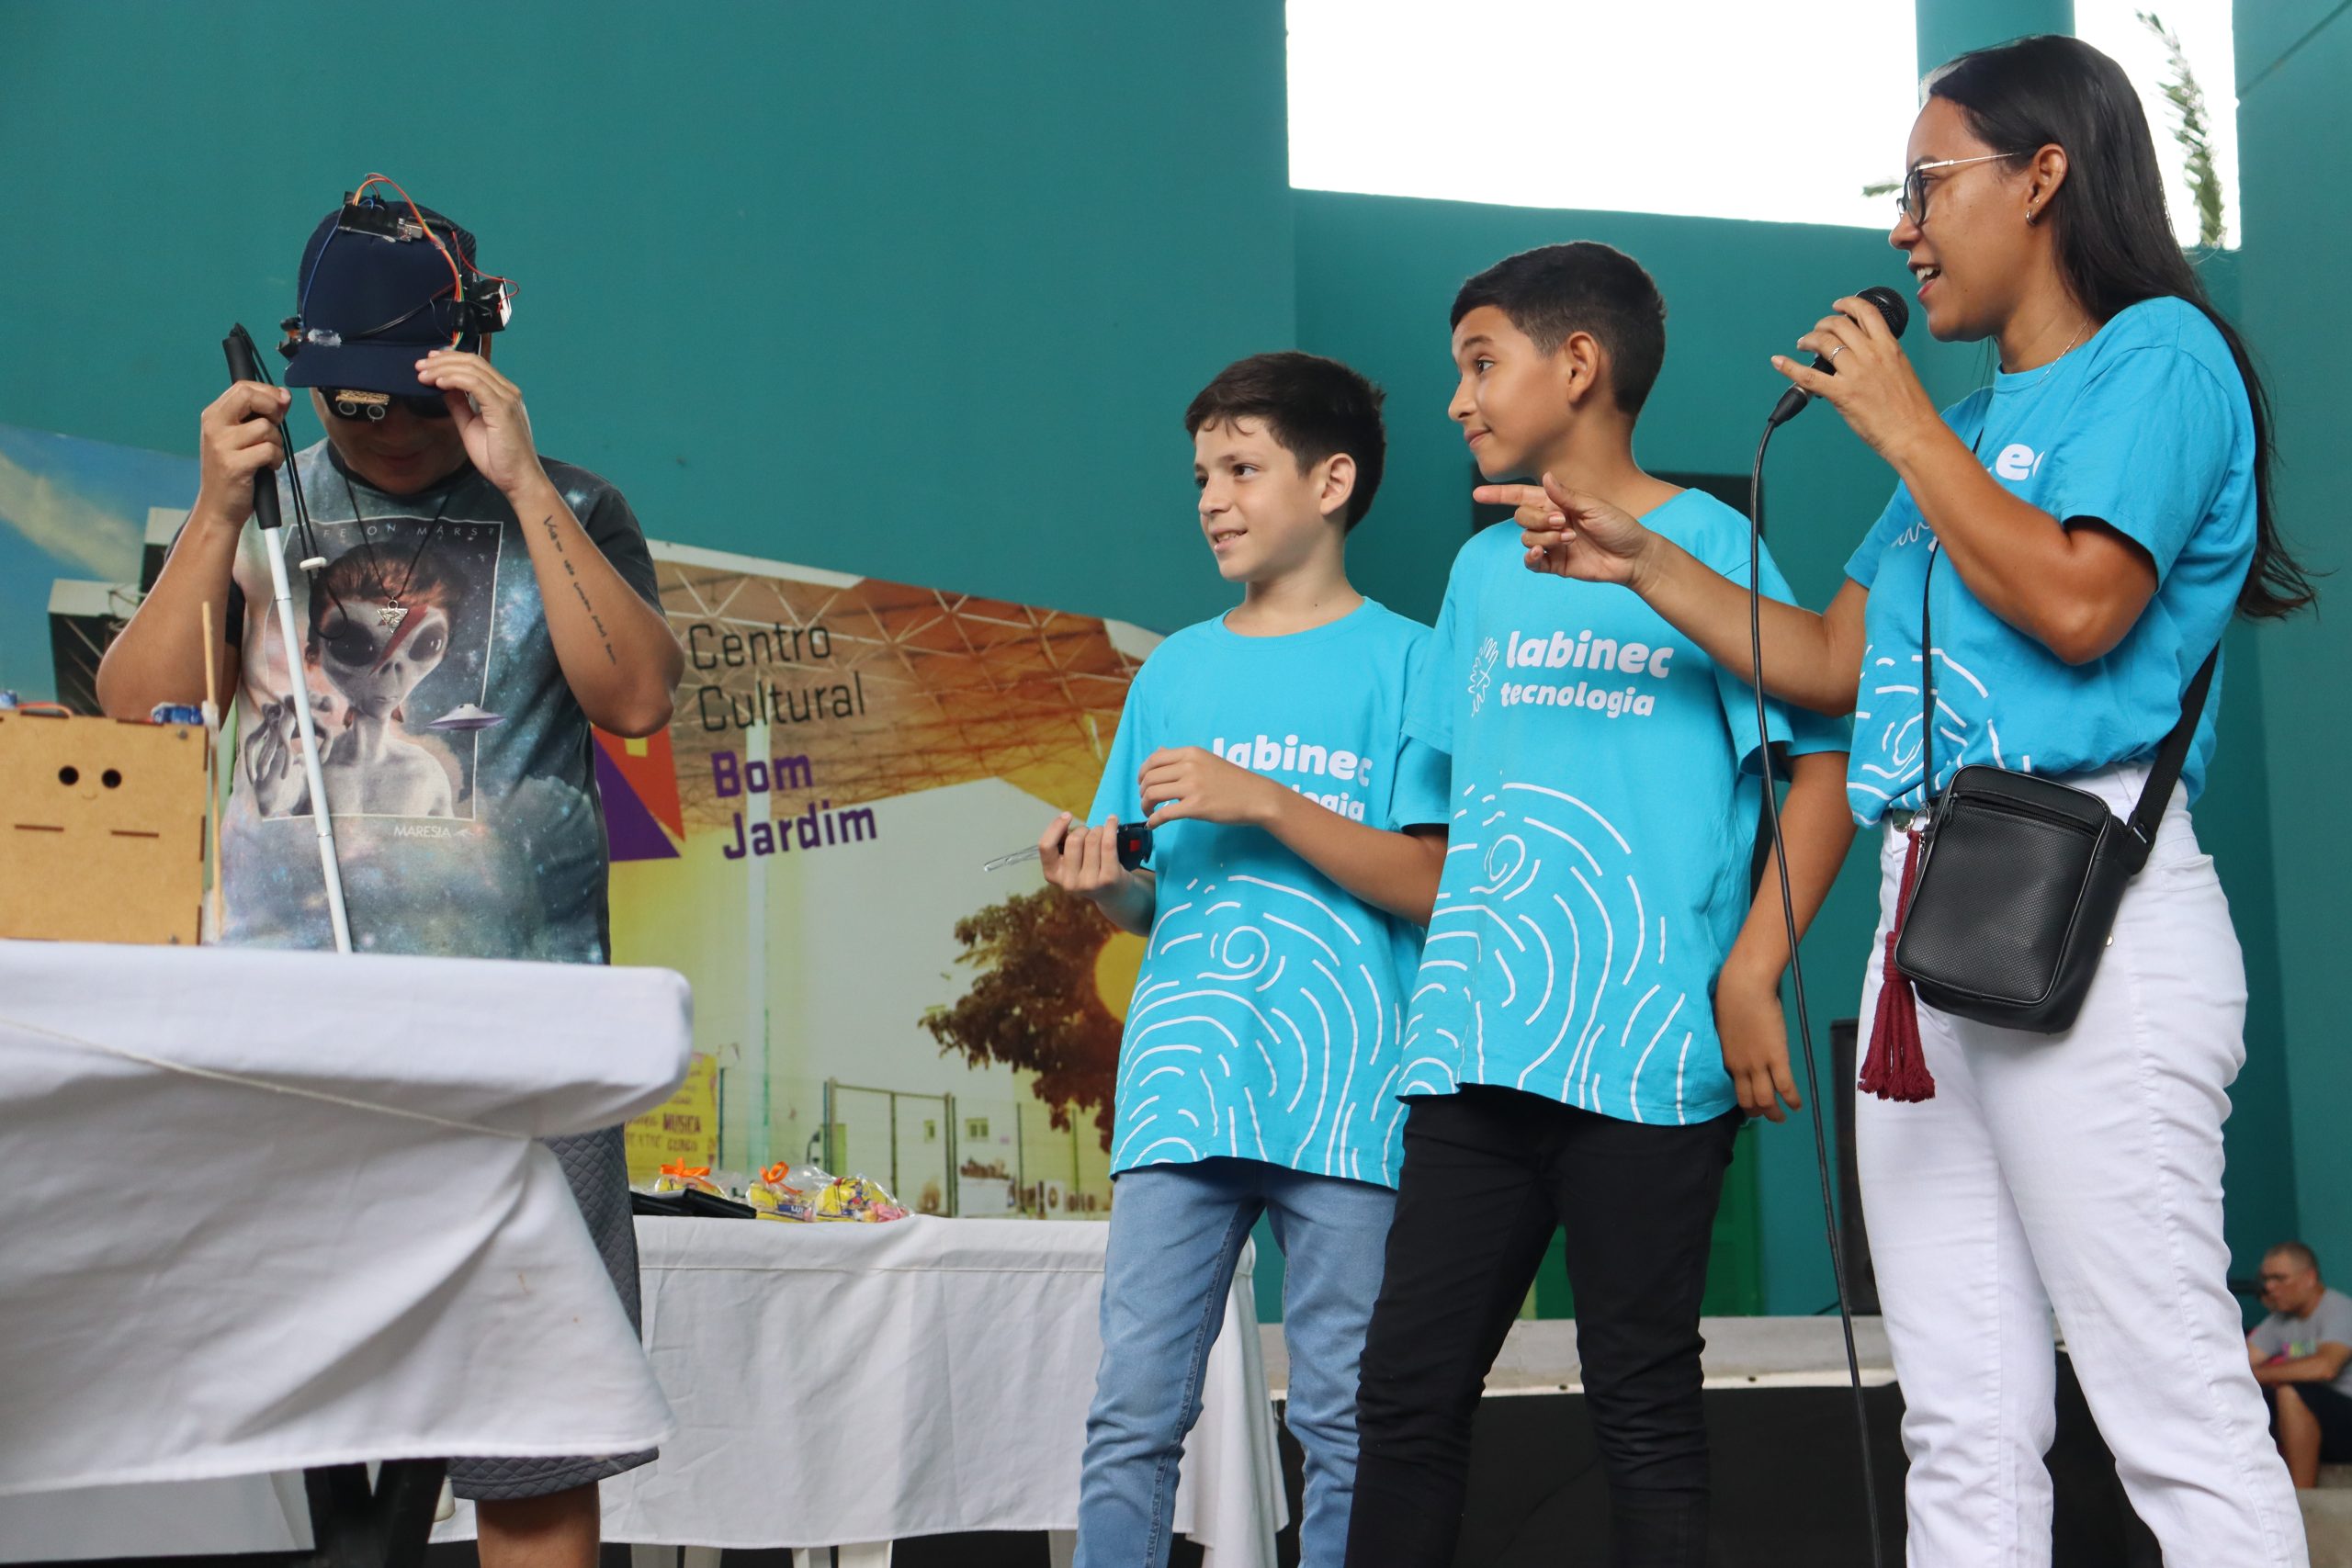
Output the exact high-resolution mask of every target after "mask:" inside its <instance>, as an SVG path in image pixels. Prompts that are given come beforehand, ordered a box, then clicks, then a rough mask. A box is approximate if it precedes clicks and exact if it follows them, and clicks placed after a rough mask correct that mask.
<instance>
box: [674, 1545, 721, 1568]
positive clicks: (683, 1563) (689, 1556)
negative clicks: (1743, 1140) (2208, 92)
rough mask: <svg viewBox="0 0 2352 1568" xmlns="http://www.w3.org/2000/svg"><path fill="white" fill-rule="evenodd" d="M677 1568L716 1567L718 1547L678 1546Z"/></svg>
mask: <svg viewBox="0 0 2352 1568" xmlns="http://www.w3.org/2000/svg"><path fill="white" fill-rule="evenodd" d="M678 1568H718V1548H717V1547H715V1546H684V1547H680V1548H679V1549H678Z"/></svg>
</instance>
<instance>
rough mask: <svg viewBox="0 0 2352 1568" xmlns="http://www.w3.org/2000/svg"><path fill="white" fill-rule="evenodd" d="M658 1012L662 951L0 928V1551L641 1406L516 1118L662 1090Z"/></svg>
mask: <svg viewBox="0 0 2352 1568" xmlns="http://www.w3.org/2000/svg"><path fill="white" fill-rule="evenodd" d="M687 1014H688V998H687V991H686V985H685V982H684V980H682V979H681V978H679V976H676V975H673V974H671V973H669V972H668V971H666V970H644V969H635V970H632V969H598V968H588V967H583V966H578V965H564V964H517V963H490V962H481V961H475V960H461V959H417V958H391V957H370V956H358V957H338V956H335V955H333V954H323V953H266V952H255V951H249V950H230V949H195V948H141V947H111V946H85V945H79V944H70V943H51V942H0V1148H5V1149H6V1171H7V1176H6V1180H7V1193H6V1199H5V1201H0V1346H5V1347H6V1351H5V1353H0V1559H7V1560H16V1561H23V1560H27V1559H38V1558H42V1557H88V1556H101V1555H113V1554H124V1555H129V1554H137V1553H144V1552H152V1551H235V1550H253V1549H255V1548H257V1547H267V1546H270V1545H281V1546H282V1545H285V1544H288V1543H287V1542H286V1541H285V1540H283V1532H284V1530H285V1529H286V1528H287V1520H286V1510H285V1508H284V1507H283V1506H281V1505H282V1504H283V1502H284V1500H285V1499H286V1497H287V1496H288V1493H287V1492H286V1490H285V1488H284V1487H283V1485H282V1484H277V1485H273V1483H272V1482H271V1481H270V1480H269V1479H268V1473H269V1472H289V1471H300V1470H303V1469H305V1468H308V1467H313V1466H325V1465H333V1464H345V1463H350V1462H354V1461H370V1460H395V1459H410V1458H414V1459H438V1458H446V1457H447V1456H449V1455H452V1454H482V1455H514V1456H542V1455H545V1456H557V1455H568V1454H578V1453H582V1452H625V1451H629V1450H637V1449H642V1448H647V1447H650V1446H652V1445H654V1444H656V1443H660V1442H662V1441H664V1440H666V1439H667V1438H669V1436H670V1434H671V1432H672V1430H673V1427H672V1422H671V1418H670V1413H669V1408H668V1406H667V1404H665V1403H664V1401H663V1399H662V1391H661V1389H660V1387H659V1385H658V1384H657V1383H656V1382H655V1381H654V1378H653V1375H652V1372H651V1371H650V1368H649V1367H648V1365H647V1362H646V1359H645V1357H644V1355H643V1353H642V1352H641V1350H640V1349H639V1346H638V1343H637V1340H636V1337H635V1336H633V1335H632V1334H631V1333H630V1331H629V1325H628V1318H627V1317H626V1316H625V1315H624V1314H623V1312H622V1310H621V1304H620V1303H619V1301H618V1300H617V1299H616V1297H615V1296H614V1294H613V1290H612V1285H611V1283H610V1281H609V1280H608V1279H607V1278H606V1275H605V1269H604V1267H603V1265H602V1263H601V1262H600V1261H599V1259H598V1258H597V1254H596V1251H595V1248H594V1245H593V1243H592V1242H591V1240H590V1237H589V1235H588V1232H587V1229H586V1227H585V1226H584V1224H582V1221H581V1218H580V1213H579V1209H578V1207H577V1205H576V1204H575V1203H574V1202H573V1201H572V1199H571V1192H570V1190H568V1188H567V1187H566V1185H565V1183H564V1179H563V1173H562V1171H561V1170H560V1168H559V1167H558V1164H557V1161H556V1158H555V1156H553V1155H552V1154H550V1153H549V1152H548V1150H547V1149H546V1148H544V1147H543V1146H541V1145H539V1144H538V1143H537V1142H536V1141H535V1140H537V1139H538V1138H540V1137H544V1136H548V1135H552V1134H566V1133H582V1132H587V1131H590V1130H593V1129H594V1128H598V1127H606V1126H611V1125H613V1124H615V1123H616V1122H621V1121H625V1120H626V1119H628V1117H630V1116H632V1115H635V1114H638V1113H639V1112H640V1111H645V1110H648V1109H650V1108H651V1107H653V1106H655V1105H658V1104H660V1103H661V1102H662V1100H665V1099H667V1098H668V1096H669V1095H670V1093H671V1091H672V1090H673V1089H674V1088H675V1086H676V1085H677V1084H678V1083H679V1082H680V1081H681V1079H682V1078H683V1077H684V1072H685V1067H686V1063H687V1052H688V1048H689V1025H688V1016H687ZM294 1495H298V1496H299V1487H297V1488H296V1490H295V1493H294ZM158 1530H161V1531H163V1532H164V1534H163V1538H162V1539H161V1540H157V1539H156V1532H157V1531H158ZM273 1530H274V1531H276V1532H277V1533H278V1535H279V1537H280V1539H278V1540H270V1539H267V1538H268V1536H269V1535H270V1533H271V1532H272V1531H273Z"/></svg>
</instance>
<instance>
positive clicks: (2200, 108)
mask: <svg viewBox="0 0 2352 1568" xmlns="http://www.w3.org/2000/svg"><path fill="white" fill-rule="evenodd" d="M2135 15H2137V16H2138V17H2139V18H2140V25H2141V26H2142V27H2143V28H2147V29H2148V30H2149V31H2150V32H2152V33H2154V35H2155V36H2156V40H2157V41H2158V42H2159V43H2161V44H2163V45H2164V46H2165V56H2166V58H2167V60H2168V62H2169V63H2170V65H2171V69H2172V74H2171V76H2170V78H2169V79H2168V80H2167V81H2166V82H2165V85H2164V95H2165V102H2166V103H2168V104H2170V105H2171V106H2172V112H2173V130H2172V134H2173V140H2174V141H2177V142H2179V143H2180V150H2181V152H2183V153H2184V154H2186V155H2187V168H2186V171H2185V177H2186V178H2187V180H2188V194H2189V197H2190V198H2191V199H2192V200H2194V201H2195V202H2196V203H2197V241H2198V243H2199V244H2202V245H2218V244H2221V243H2222V241H2223V239H2224V238H2225V237H2226V236H2227V234H2228V232H2229V229H2228V222H2227V220H2226V219H2225V217H2224V216H2223V209H2222V207H2223V204H2222V175H2221V171H2220V170H2219V169H2217V168H2216V167H2215V166H2214V163H2213V142H2212V123H2211V119H2210V118H2208V117H2207V115H2206V112H2205V89H2204V88H2202V87H2200V86H2199V85H2198V83H2197V73H2196V72H2195V71H2193V70H2191V69H2190V68H2189V64H2188V51H2187V50H2186V49H2183V48H2182V47H2181V42H2180V36H2179V35H2178V34H2177V33H2175V32H2174V31H2173V30H2172V29H2171V28H2167V27H2165V25H2164V22H2163V21H2162V20H2161V19H2160V18H2159V17H2157V16H2156V14H2155V13H2154V11H2141V12H2137V13H2135Z"/></svg>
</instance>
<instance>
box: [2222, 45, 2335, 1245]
mask: <svg viewBox="0 0 2352 1568" xmlns="http://www.w3.org/2000/svg"><path fill="white" fill-rule="evenodd" d="M2236 30H2237V39H2236V41H2237V70H2238V94H2239V104H2238V136H2239V148H2240V151H2239V166H2240V169H2241V171H2242V174H2241V181H2242V184H2243V186H2244V190H2245V209H2244V210H2245V247H2244V250H2243V251H2242V253H2241V254H2240V256H2239V278H2238V285H2239V297H2240V299H2241V301H2242V311H2243V313H2242V318H2241V319H2242V321H2243V323H2244V325H2245V330H2246V333H2247V335H2248V337H2249V338H2250V339H2251V340H2252V342H2253V344H2254V347H2255V350H2256V354H2257V355H2260V356H2261V358H2262V359H2263V360H2264V361H2265V362H2266V364H2267V372H2268V375H2269V379H2270V392H2271V396H2272V398H2273V400H2274V402H2275V406H2276V409H2277V412H2278V431H2277V436H2278V474H2277V479H2278V512H2279V517H2280V521H2281V523H2282V525H2283V526H2284V527H2285V528H2286V529H2287V530H2288V532H2289V533H2290V536H2292V537H2293V538H2294V540H2295V542H2296V544H2297V546H2298V547H2299V548H2300V550H2301V553H2302V556H2303V558H2304V560H2305V561H2306V563H2307V564H2310V565H2312V566H2317V567H2323V568H2328V569H2332V570H2335V572H2336V575H2335V577H2334V578H2333V579H2331V580H2328V581H2323V582H2322V584H2321V597H2322V604H2323V608H2322V610H2321V611H2320V613H2319V614H2318V615H2308V614H2307V615H2300V616H2298V617H2296V618H2295V619H2294V620H2293V621H2291V622H2290V623H2288V624H2286V625H2284V626H2267V627H2264V628H2263V629H2262V630H2261V631H2259V632H2258V633H2256V634H2255V637H2254V638H2253V640H2254V641H2255V642H2256V645H2257V646H2258V649H2259V671H2258V677H2257V678H2258V689H2259V691H2260V693H2261V704H2260V709H2259V711H2260V715H2261V728H2260V731H2259V738H2260V741H2261V744H2262V745H2263V747H2264V750H2265V753H2266V756H2267V761H2268V772H2267V780H2266V781H2265V782H2266V785H2267V804H2268V807H2269V822H2270V829H2271V832H2272V836H2273V845H2272V856H2271V864H2272V879H2273V886H2272V893H2273V898H2274V903H2273V907H2272V909H2271V911H2270V916H2271V925H2270V931H2269V932H2268V935H2269V938H2270V941H2271V942H2272V943H2273V944H2274V945H2273V947H2272V950H2271V952H2270V953H2265V954H2263V955H2262V957H2261V958H2260V960H2258V962H2257V964H2256V967H2257V970H2258V971H2260V972H2262V973H2263V976H2264V978H2265V979H2267V982H2268V985H2269V987H2273V989H2271V990H2270V991H2269V993H2268V994H2266V993H2265V990H2264V988H2263V987H2262V986H2261V985H2260V984H2259V983H2257V987H2256V1011H2257V1014H2258V1015H2259V1016H2260V1022H2261V1029H2260V1031H2259V1032H2256V1035H2255V1040H2256V1043H2266V1042H2267V1043H2270V1044H2272V1045H2273V1046H2275V1047H2278V1048H2280V1049H2282V1050H2283V1055H2284V1059H2285V1065H2286V1077H2287V1088H2288V1089H2289V1091H2290V1093H2289V1097H2288V1102H2289V1105H2290V1114H2291V1123H2292V1127H2293V1155H2294V1195H2295V1198H2296V1211H2297V1213H2296V1216H2295V1219H2296V1223H2297V1224H2299V1225H2300V1227H2301V1234H2302V1236H2303V1239H2305V1240H2306V1241H2308V1242H2310V1243H2311V1244H2312V1246H2313V1247H2316V1248H2317V1249H2318V1251H2319V1253H2320V1256H2321V1258H2322V1259H2323V1263H2324V1265H2330V1266H2332V1267H2330V1277H2331V1278H2332V1279H2333V1280H2335V1283H2337V1284H2339V1285H2341V1284H2343V1283H2346V1281H2347V1280H2352V1161H2347V1159H2346V1154H2345V1148H2346V1136H2345V1133H2344V1125H2345V1119H2346V1118H2345V1108H2346V1106H2347V1105H2352V1051H2347V1050H2346V1019H2347V1018H2352V969H2347V966H2346V962H2345V957H2344V943H2345V937H2346V931H2352V920H2348V919H2347V917H2346V913H2345V910H2346V897H2345V890H2346V888H2347V887H2352V835H2348V834H2347V833H2346V829H2345V827H2344V824H2343V821H2342V820H2341V818H2340V814H2339V812H2338V810H2337V809H2336V804H2335V794H2336V793H2337V792H2335V790H2333V789H2332V788H2331V787H2330V785H2331V784H2332V782H2333V781H2335V780H2336V779H2339V778H2341V777H2343V776H2345V772H2346V769H2347V768H2352V724H2348V723H2347V719H2352V711H2347V705H2346V700H2345V682H2346V673H2347V671H2352V621H2347V607H2346V604H2345V603H2344V602H2343V598H2344V595H2345V594H2346V592H2352V582H2347V581H2346V578H2345V576H2344V575H2343V570H2342V569H2343V567H2344V565H2345V562H2346V548H2345V538H2346V528H2345V522H2344V517H2345V505H2346V496H2347V495H2352V448H2347V446H2346V442H2345V439H2344V426H2345V423H2346V416H2347V413H2352V409H2347V406H2346V396H2345V392H2344V355H2345V351H2346V345H2348V344H2352V301H2347V300H2346V298H2345V296H2344V292H2343V286H2342V272H2343V269H2342V267H2341V265H2338V263H2337V258H2338V257H2340V256H2342V255H2343V254H2344V253H2345V250H2346V246H2347V245H2352V207H2347V205H2346V202H2345V200H2344V199H2343V197H2341V196H2340V195H2337V194H2334V193H2336V192H2340V191H2341V190H2343V189H2344V188H2345V182H2346V180H2347V179H2352V103H2347V101H2346V95H2345V90H2344V88H2345V84H2346V82H2352V7H2347V6H2345V5H2343V4H2341V3H2340V0H2264V3H2263V4H2261V5H2254V4H2250V3H2248V0H2240V3H2239V5H2238V7H2237V25H2236ZM2241 919H2245V912H2244V910H2243V907H2241ZM2254 945H2255V944H2253V943H2249V947H2252V946H2254ZM2232 1240H2233V1245H2234V1244H2236V1243H2237V1242H2238V1240H2239V1238H2238V1237H2236V1236H2234V1235H2233V1237H2232ZM2237 1256H2238V1261H2239V1263H2240V1266H2241V1267H2244V1265H2245V1261H2246V1259H2247V1258H2248V1257H2249V1256H2250V1254H2249V1253H2248V1252H2246V1251H2245V1249H2244V1248H2243V1247H2240V1248H2238V1251H2237Z"/></svg>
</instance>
